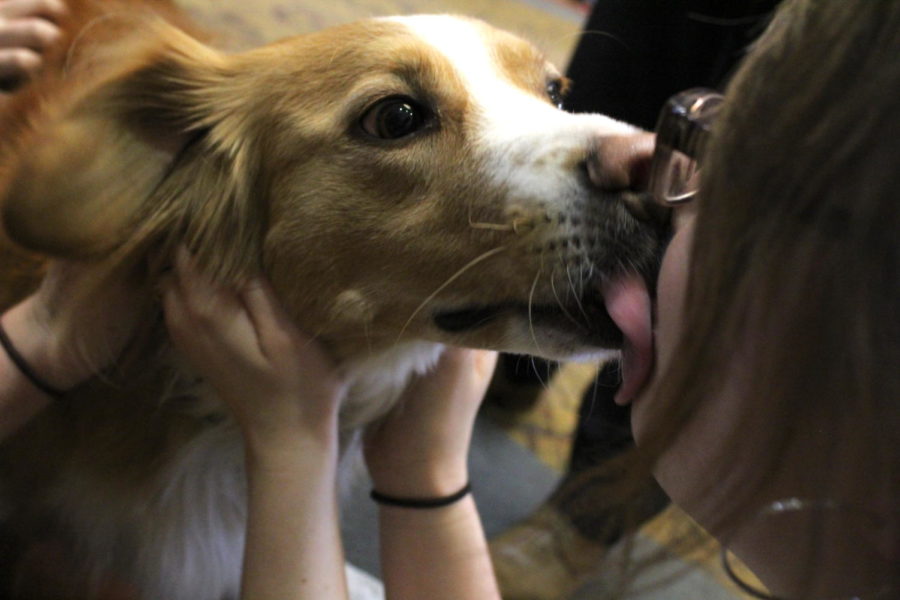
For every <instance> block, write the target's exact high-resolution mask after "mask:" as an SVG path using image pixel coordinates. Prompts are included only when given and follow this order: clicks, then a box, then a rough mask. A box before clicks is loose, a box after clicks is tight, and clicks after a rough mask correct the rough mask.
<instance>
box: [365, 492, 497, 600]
mask: <svg viewBox="0 0 900 600" xmlns="http://www.w3.org/2000/svg"><path fill="white" fill-rule="evenodd" d="M379 517H380V525H381V532H380V537H381V561H382V564H381V569H382V574H383V578H384V584H385V589H386V590H387V597H388V598H389V599H390V600H420V599H421V598H429V600H442V599H446V600H466V599H470V598H471V599H473V600H490V599H491V598H496V599H499V598H500V592H499V590H498V588H497V583H496V579H495V577H494V571H493V567H492V565H491V558H490V553H489V551H488V545H487V540H486V538H485V535H484V531H483V529H482V526H481V520H480V518H479V516H478V510H477V508H476V506H475V501H474V499H473V498H472V496H471V494H469V495H467V496H466V497H464V498H463V499H461V500H459V501H457V502H455V503H454V504H451V505H449V506H444V507H440V508H433V509H409V508H401V507H394V506H382V507H381V508H380V509H379Z"/></svg>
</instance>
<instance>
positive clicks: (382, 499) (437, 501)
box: [369, 483, 472, 508]
mask: <svg viewBox="0 0 900 600" xmlns="http://www.w3.org/2000/svg"><path fill="white" fill-rule="evenodd" d="M471 491H472V485H471V484H469V483H467V484H466V485H464V486H463V488H462V489H461V490H459V491H458V492H454V493H452V494H450V495H449V496H441V497H439V498H397V497H395V496H387V495H385V494H382V493H381V492H379V491H377V490H372V491H371V492H370V493H369V497H371V498H372V500H374V501H375V502H377V503H378V504H384V505H385V506H399V507H401V508H440V507H442V506H448V505H450V504H453V503H454V502H457V501H459V500H462V499H463V498H464V497H465V496H466V495H467V494H468V493H469V492H471Z"/></svg>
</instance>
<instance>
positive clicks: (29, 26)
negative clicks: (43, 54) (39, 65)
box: [0, 18, 61, 50]
mask: <svg viewBox="0 0 900 600" xmlns="http://www.w3.org/2000/svg"><path fill="white" fill-rule="evenodd" d="M60 35H61V33H60V31H59V27H57V26H56V25H54V24H53V23H51V22H49V21H47V20H45V19H37V18H25V19H16V20H14V21H9V22H7V23H5V24H4V25H3V26H2V27H0V48H31V49H32V50H43V49H44V48H48V47H49V46H51V45H52V44H54V43H55V42H56V41H58V40H59V38H60Z"/></svg>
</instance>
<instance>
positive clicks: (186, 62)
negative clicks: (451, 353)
mask: <svg viewBox="0 0 900 600" xmlns="http://www.w3.org/2000/svg"><path fill="white" fill-rule="evenodd" d="M150 25H152V26H149V27H144V29H143V31H144V33H143V34H142V36H140V37H139V38H137V39H136V40H134V41H129V42H127V43H125V44H124V45H123V46H121V47H120V50H117V51H116V52H114V53H113V58H114V60H112V61H106V63H107V64H105V65H101V66H96V64H95V65H94V66H93V67H92V68H91V69H89V70H85V71H84V73H83V74H82V75H80V76H79V77H80V80H77V77H75V76H73V78H75V79H76V81H75V82H74V84H73V86H72V90H71V91H70V92H69V98H68V99H67V100H65V101H64V102H62V103H59V104H55V105H52V106H49V107H48V108H47V109H46V110H45V111H44V112H43V114H42V115H41V116H40V117H39V118H38V119H37V121H36V125H35V127H34V129H33V131H32V133H31V134H30V135H28V136H26V137H25V138H24V140H23V143H22V144H21V145H20V150H19V151H18V152H17V157H16V159H15V160H13V161H12V162H11V163H10V164H9V165H7V168H6V172H5V173H4V176H3V182H2V193H3V194H4V195H5V201H4V205H3V216H4V221H5V224H6V227H7V230H8V232H9V233H10V235H11V236H12V237H13V238H14V239H16V240H17V241H19V242H20V243H21V244H23V245H25V246H27V247H30V248H32V249H35V250H39V251H43V252H46V253H48V254H51V255H54V256H63V257H73V256H75V257H93V258H99V257H105V260H117V261H118V260H130V259H133V258H134V257H135V256H139V255H141V254H142V253H149V252H159V250H160V248H162V249H164V250H165V249H167V248H169V249H170V248H172V247H173V246H174V245H175V244H177V243H180V242H185V243H186V244H187V245H188V246H189V247H190V248H191V249H192V250H193V251H194V252H195V253H196V255H197V256H198V259H199V261H200V262H201V263H202V264H203V265H204V266H205V267H206V268H208V269H209V270H210V271H211V272H213V273H214V274H215V275H216V276H217V277H219V278H221V279H224V280H237V279H240V278H242V277H246V276H248V275H249V274H251V273H253V272H255V271H257V270H260V269H261V270H262V271H264V272H265V273H267V274H268V276H269V277H270V278H271V279H272V281H273V283H274V285H275V287H276V289H277V290H278V292H279V294H280V296H281V299H282V301H283V302H284V304H285V305H286V306H287V307H288V309H289V310H290V311H291V313H292V314H293V316H294V317H295V318H296V320H297V322H298V323H299V324H300V326H301V327H303V328H305V329H306V330H308V331H310V332H313V333H316V334H317V335H319V336H320V337H321V338H322V339H323V340H325V341H326V342H328V343H330V344H331V346H332V348H333V349H334V350H335V352H337V353H338V354H339V355H342V356H352V355H354V354H358V353H361V352H369V351H370V350H372V349H373V348H375V349H377V348H379V347H384V346H387V345H390V344H393V343H395V342H397V341H400V340H409V339H426V340H433V341H439V342H447V343H453V344H460V345H471V346H482V347H492V348H499V349H504V350H508V351H516V352H530V353H539V354H543V355H547V356H551V357H568V356H572V355H574V354H582V353H586V352H594V351H597V350H598V349H600V348H612V347H616V346H617V345H618V344H619V343H620V341H621V334H620V332H619V330H618V329H617V327H616V326H615V324H614V323H613V322H612V320H611V319H610V318H609V315H608V314H607V310H606V308H605V307H604V301H603V294H602V290H603V288H604V286H606V285H608V284H609V282H610V281H612V280H614V279H616V278H618V277H620V276H622V275H623V274H625V273H629V272H631V273H635V272H636V273H639V274H641V275H643V276H645V277H648V278H649V277H650V276H651V275H652V271H653V270H654V268H655V265H656V256H657V253H658V240H657V234H656V227H655V225H654V224H652V223H651V222H649V221H646V220H644V219H643V217H642V215H641V214H640V212H639V211H638V210H637V209H636V202H635V194H634V193H633V191H632V189H631V188H632V187H634V185H635V179H636V178H638V179H639V178H640V173H639V172H640V170H641V168H642V167H643V166H644V161H645V159H646V158H647V156H648V155H649V144H650V143H651V140H649V139H648V138H647V137H641V136H640V135H638V134H639V132H637V131H636V130H634V129H633V128H632V127H630V126H628V125H625V124H622V123H619V122H616V121H613V120H611V119H608V118H606V117H603V116H600V115H572V114H568V113H565V112H563V111H562V110H560V109H559V107H558V105H559V103H560V98H559V95H560V93H561V92H562V90H563V88H565V86H566V83H565V82H564V80H563V78H561V77H560V74H559V73H558V71H556V70H555V69H554V68H553V67H552V66H551V65H549V64H548V63H547V62H546V61H545V59H544V58H543V57H542V56H541V54H540V53H539V52H538V51H537V50H536V49H535V48H534V47H532V46H531V45H530V44H528V43H526V42H525V41H523V40H521V39H519V38H517V37H515V36H513V35H510V34H508V33H505V32H502V31H498V30H496V29H494V28H492V27H490V26H488V25H486V24H484V23H481V22H479V21H475V20H472V19H467V18H459V17H450V16H417V17H405V18H392V19H376V20H369V21H363V22H360V23H356V24H352V25H346V26H341V27H337V28H333V29H330V30H326V31H323V32H319V33H315V34H310V35H305V36H300V37H297V38H292V39H288V40H285V41H282V42H278V43H275V44H272V45H270V46H266V47H263V48H260V49H257V50H254V51H251V52H247V53H244V54H237V55H224V54H221V53H219V52H217V51H214V50H212V49H210V48H209V47H207V46H205V45H203V44H200V43H199V42H197V41H195V40H193V39H192V38H190V37H188V36H186V35H184V34H182V33H180V32H179V31H178V30H175V29H173V28H170V27H167V26H165V25H164V24H162V23H151V24H150ZM96 62H97V61H95V63H96ZM99 62H101V63H102V62H104V61H102V60H101V61H99ZM623 148H624V149H625V151H624V152H623ZM635 215H638V216H635ZM110 257H114V258H110Z"/></svg>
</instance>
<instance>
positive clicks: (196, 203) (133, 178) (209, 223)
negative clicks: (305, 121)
mask: <svg viewBox="0 0 900 600" xmlns="http://www.w3.org/2000/svg"><path fill="white" fill-rule="evenodd" d="M146 25H147V26H145V27H144V28H142V31H141V34H140V36H137V37H138V41H136V42H134V43H131V45H130V46H128V45H126V46H124V47H123V46H118V47H117V50H116V51H114V53H113V54H114V55H113V56H111V57H106V58H105V59H95V62H97V61H99V62H102V63H103V65H104V66H103V67H96V65H95V66H94V67H92V69H91V70H90V72H87V71H86V75H85V78H86V79H88V80H89V81H87V82H83V81H75V83H74V85H73V86H71V87H72V90H73V92H72V93H77V94H78V95H77V97H76V98H75V99H74V100H69V101H66V102H65V103H64V104H61V105H59V106H56V107H53V106H50V107H48V108H47V110H45V111H44V112H43V113H42V114H41V115H40V116H39V118H38V119H37V121H36V124H35V126H34V128H33V131H31V132H30V133H29V134H28V135H26V136H25V137H24V138H23V142H22V143H21V144H20V145H19V149H18V151H17V152H15V153H14V154H15V158H14V159H13V160H12V161H10V162H9V164H8V165H7V166H6V167H5V172H4V173H3V176H2V180H0V194H2V195H3V198H2V202H3V204H2V217H3V222H4V225H5V227H6V230H7V232H8V234H9V236H10V237H11V238H13V239H14V240H15V241H17V242H18V243H20V244H22V245H24V246H25V247H27V248H30V249H32V250H36V251H38V252H43V253H46V254H50V255H53V256H60V257H65V258H75V257H89V256H96V255H100V254H105V253H108V252H110V251H111V250H112V249H114V248H117V247H120V246H121V245H122V244H124V243H125V242H126V241H129V242H132V243H133V242H134V238H135V236H136V235H140V236H143V238H145V239H149V238H151V237H153V236H154V235H157V236H158V235H160V234H161V233H162V232H164V231H165V232H168V234H169V235H171V234H172V233H173V231H174V230H178V231H177V235H179V236H182V237H184V238H186V241H188V243H191V242H193V245H203V244H204V242H209V240H208V239H205V238H210V236H212V237H213V238H216V239H220V238H225V239H226V240H227V243H230V244H232V245H234V244H237V243H240V242H241V240H237V239H235V238H234V236H235V235H238V236H242V237H244V238H248V237H253V236H252V235H251V234H248V233H247V232H246V231H244V230H243V229H242V228H244V229H245V228H246V227H247V225H246V219H247V218H248V215H245V214H242V211H244V210H249V207H247V206H238V205H239V204H240V203H241V202H244V203H246V202H247V198H245V197H241V196H242V193H241V190H240V189H239V188H241V187H242V186H243V185H244V182H242V181H240V178H241V175H240V173H239V171H240V170H241V166H240V165H236V164H235V161H237V160H239V159H240V157H241V155H244V154H245V153H242V152H239V151H238V150H237V149H235V148H229V147H227V146H228V144H229V141H228V140H227V139H224V138H223V136H226V133H223V132H227V136H226V137H230V138H232V139H240V137H241V136H240V132H238V131H236V126H235V125H234V123H233V122H232V123H230V124H229V123H228V121H229V120H231V121H235V120H236V118H235V117H234V116H233V115H234V113H235V112H238V111H237V110H236V109H235V100H234V94H233V91H229V90H226V89H224V88H225V87H227V86H228V85H232V86H233V85H234V78H233V77H232V76H231V75H232V74H231V73H229V67H228V61H227V59H226V57H225V56H224V55H222V54H220V53H218V52H216V51H214V50H212V49H211V48H209V47H208V46H206V45H204V44H202V43H200V42H198V41H196V40H194V39H193V38H191V37H190V36H188V35H187V34H184V33H182V32H181V31H179V30H177V29H175V28H173V27H170V26H167V25H166V24H164V23H162V22H153V23H148V24H146ZM98 73H99V74H98ZM78 76H79V74H78V73H77V72H76V73H73V74H69V75H68V78H69V79H77V77H78ZM75 90H78V91H77V92H76V91H75ZM229 96H230V97H229ZM237 120H239V119H237ZM244 195H247V194H244ZM229 203H231V204H232V205H233V206H227V205H228V204H229ZM213 205H214V206H213ZM242 220H244V221H245V224H241V223H240V221H242ZM235 221H237V222H235ZM259 221H260V220H259V219H256V223H259ZM235 228H237V229H238V230H240V231H238V232H235V231H229V229H235ZM170 241H171V240H170ZM245 242H246V243H253V242H252V241H250V242H247V241H246V240H245ZM246 243H245V245H246ZM218 249H219V248H217V247H213V248H210V249H209V251H210V252H215V251H216V250H218ZM239 250H240V251H242V252H245V253H246V252H250V251H251V250H252V249H248V248H246V247H244V248H240V249H239ZM202 262H209V261H208V260H203V261H202ZM224 269H225V270H228V271H234V270H235V269H237V270H241V268H240V267H239V266H236V265H228V266H225V267H224ZM219 270H220V271H221V270H222V269H219ZM232 274H233V273H232Z"/></svg>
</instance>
